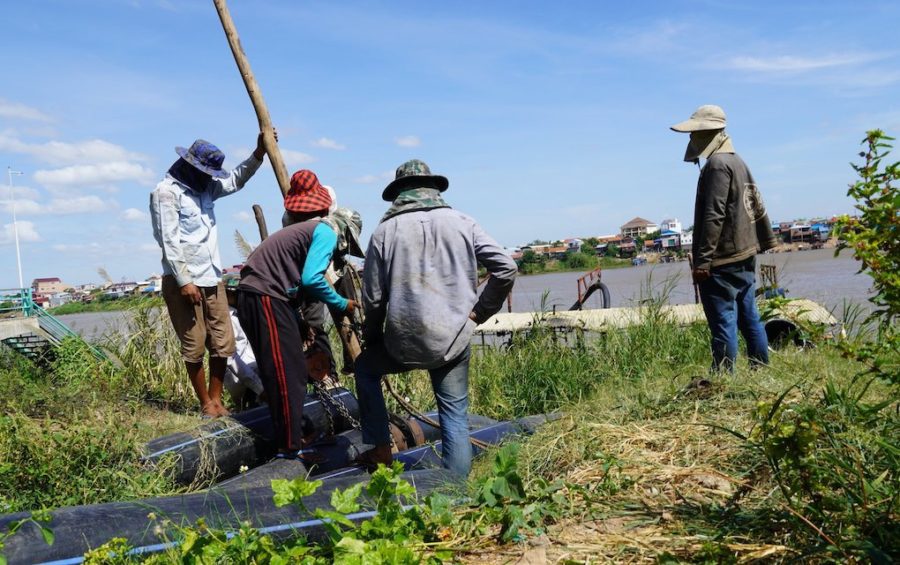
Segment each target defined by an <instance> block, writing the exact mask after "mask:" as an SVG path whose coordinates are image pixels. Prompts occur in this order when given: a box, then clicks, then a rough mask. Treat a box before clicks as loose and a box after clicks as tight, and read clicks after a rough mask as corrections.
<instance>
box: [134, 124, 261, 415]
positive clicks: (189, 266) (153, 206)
mask: <svg viewBox="0 0 900 565" xmlns="http://www.w3.org/2000/svg"><path fill="white" fill-rule="evenodd" d="M276 139H277V134H276ZM175 152H176V153H177V154H178V156H179V159H178V161H176V162H175V163H174V164H173V165H172V166H171V167H170V168H169V171H168V173H166V176H165V178H164V179H163V180H162V181H161V182H160V183H159V184H158V185H157V186H156V189H155V190H154V191H153V192H152V193H151V195H150V218H151V221H152V223H153V236H154V237H155V238H156V242H157V243H158V244H159V246H160V249H161V250H162V269H163V279H162V294H163V298H164V299H165V301H166V308H167V309H168V311H169V318H170V319H171V320H172V325H173V326H174V328H175V333H176V334H177V335H178V339H179V341H180V342H181V356H182V358H183V359H184V365H185V368H186V370H187V373H188V378H190V380H191V385H192V386H193V388H194V392H195V394H196V395H197V399H198V400H199V401H200V409H201V411H202V415H203V416H205V417H217V416H227V415H228V410H227V409H226V408H225V406H224V404H223V403H222V389H223V386H224V384H223V383H224V378H225V369H226V363H227V360H228V358H229V357H231V355H232V354H233V353H234V351H235V343H234V332H233V330H232V326H231V321H230V319H229V314H228V304H227V300H226V297H225V287H224V286H223V284H222V280H221V277H222V262H221V260H220V259H219V243H218V231H217V229H216V216H215V212H214V205H215V201H216V200H218V199H219V198H222V197H224V196H229V195H231V194H234V193H235V192H237V191H239V190H241V188H243V186H244V184H245V183H246V182H247V181H248V180H249V179H250V177H252V176H253V175H254V174H255V173H256V171H257V170H258V169H259V167H260V165H262V160H263V157H264V156H265V154H266V153H265V149H264V148H263V144H262V134H259V137H258V138H257V142H256V149H255V150H254V151H253V154H252V155H251V156H250V157H249V158H248V159H247V160H245V161H244V162H243V163H241V164H240V165H238V166H237V167H236V168H235V169H234V170H233V171H231V172H229V171H226V170H224V169H223V168H222V163H223V162H224V160H225V155H224V154H223V153H222V152H221V151H220V150H219V148H218V147H216V146H215V145H213V144H212V143H210V142H208V141H206V140H203V139H198V140H197V141H195V142H194V143H193V144H192V145H191V146H190V148H187V149H185V148H184V147H176V148H175ZM207 350H209V386H208V387H207V384H206V374H205V372H204V369H203V358H204V356H205V354H206V351H207Z"/></svg>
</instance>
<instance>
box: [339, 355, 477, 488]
mask: <svg viewBox="0 0 900 565" xmlns="http://www.w3.org/2000/svg"><path fill="white" fill-rule="evenodd" d="M469 355H470V350H469V348H468V347H467V348H466V350H465V351H463V352H462V354H460V355H459V357H457V358H456V359H454V360H452V361H450V362H449V363H447V364H446V365H442V366H441V367H437V368H435V369H430V370H429V371H428V373H429V374H430V375H431V388H432V390H433V391H434V397H435V400H436V401H437V408H438V418H439V422H440V424H441V462H442V464H443V466H444V467H445V468H447V469H450V470H451V471H455V472H456V473H458V474H460V475H462V476H464V477H465V476H467V475H468V474H469V470H470V469H471V468H472V445H471V444H470V443H469V416H468V412H469ZM408 370H409V369H408V368H405V367H404V366H403V365H401V364H400V363H399V362H398V361H396V360H394V359H393V358H392V357H391V356H390V355H389V354H388V352H387V351H386V350H385V348H384V346H383V345H381V344H376V345H373V346H369V347H366V349H365V351H363V352H362V354H361V355H360V356H359V357H358V358H357V359H356V392H357V397H358V399H359V410H360V416H361V417H362V418H361V420H362V422H361V424H362V433H363V441H364V442H365V443H368V444H372V445H387V444H389V443H390V432H389V430H388V413H387V408H386V407H385V404H384V392H383V391H382V389H381V377H382V375H388V374H391V373H400V372H405V371H408Z"/></svg>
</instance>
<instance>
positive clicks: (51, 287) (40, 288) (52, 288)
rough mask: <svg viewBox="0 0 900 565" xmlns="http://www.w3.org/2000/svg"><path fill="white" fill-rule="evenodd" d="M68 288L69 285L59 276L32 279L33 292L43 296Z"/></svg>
mask: <svg viewBox="0 0 900 565" xmlns="http://www.w3.org/2000/svg"><path fill="white" fill-rule="evenodd" d="M67 288H69V285H67V284H66V283H64V282H62V281H61V280H59V278H58V277H48V278H43V279H34V280H33V281H31V290H32V292H33V293H34V294H36V295H41V296H44V295H47V296H49V295H51V294H57V293H59V292H65V290H66V289H67Z"/></svg>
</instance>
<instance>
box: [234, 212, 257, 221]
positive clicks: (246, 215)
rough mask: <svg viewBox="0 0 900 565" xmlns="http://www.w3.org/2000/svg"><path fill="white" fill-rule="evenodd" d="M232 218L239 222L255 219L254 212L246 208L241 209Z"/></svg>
mask: <svg viewBox="0 0 900 565" xmlns="http://www.w3.org/2000/svg"><path fill="white" fill-rule="evenodd" d="M232 218H234V219H235V220H236V221H238V222H249V221H250V220H252V219H253V214H251V213H250V212H247V211H245V210H241V211H240V212H238V213H236V214H235V215H234V216H232Z"/></svg>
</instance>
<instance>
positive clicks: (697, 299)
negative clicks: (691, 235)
mask: <svg viewBox="0 0 900 565" xmlns="http://www.w3.org/2000/svg"><path fill="white" fill-rule="evenodd" d="M688 267H689V268H690V269H691V284H692V285H694V304H700V287H698V286H697V283H695V282H694V254H693V253H690V252H689V253H688Z"/></svg>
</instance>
